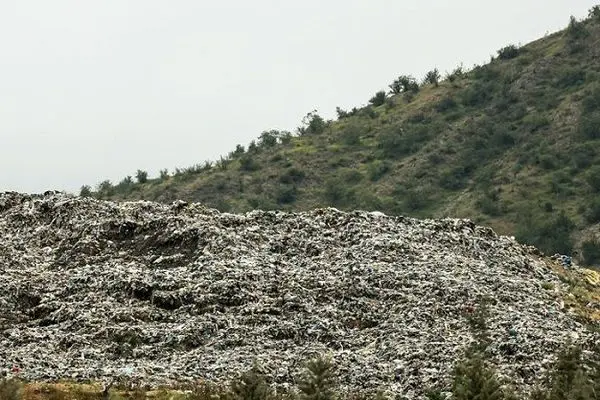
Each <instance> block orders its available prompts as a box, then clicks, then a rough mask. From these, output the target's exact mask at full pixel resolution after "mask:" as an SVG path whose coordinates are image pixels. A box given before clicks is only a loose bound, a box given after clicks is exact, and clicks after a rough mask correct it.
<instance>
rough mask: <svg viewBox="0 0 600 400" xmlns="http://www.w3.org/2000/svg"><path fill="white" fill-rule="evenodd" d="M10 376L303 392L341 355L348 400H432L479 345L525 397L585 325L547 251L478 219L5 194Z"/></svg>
mask: <svg viewBox="0 0 600 400" xmlns="http://www.w3.org/2000/svg"><path fill="white" fill-rule="evenodd" d="M0 235H1V236H0V237H1V238H2V240H0V363H2V364H3V365H2V364H0V368H11V367H13V366H18V368H19V371H21V372H20V373H21V374H22V376H23V377H25V378H26V379H31V380H58V379H75V380H88V379H92V380H103V379H110V378H112V377H115V376H116V375H119V374H127V375H129V376H135V377H137V378H139V379H141V380H143V381H144V382H147V383H149V384H152V385H159V384H161V385H162V384H176V383H180V382H185V381H190V380H194V379H198V378H201V379H205V380H211V381H216V382H224V381H227V380H229V379H232V378H233V377H235V376H236V375H237V374H238V373H240V372H242V371H245V370H247V369H249V368H250V367H251V366H252V365H253V363H254V362H258V363H259V364H260V365H262V367H263V368H264V369H266V371H267V372H268V374H269V375H270V376H272V377H273V379H274V381H275V383H276V384H279V385H283V386H285V385H289V384H291V383H292V382H293V381H294V379H295V378H296V377H297V376H298V372H299V371H300V370H301V368H302V365H303V363H304V362H305V361H306V360H307V359H309V358H311V357H313V356H315V355H318V354H328V355H330V356H331V357H332V358H333V360H334V362H335V364H336V365H337V366H338V372H337V373H338V375H339V379H340V381H341V383H342V388H343V389H344V390H348V391H354V390H358V389H383V390H391V391H395V392H398V393H403V394H404V395H406V396H407V397H409V398H410V397H416V396H419V395H420V394H421V393H423V391H424V390H425V389H427V387H430V386H432V385H434V384H435V383H438V382H439V381H440V378H443V377H444V376H448V374H449V372H450V371H451V368H452V366H453V363H454V362H455V361H456V360H457V359H458V358H460V356H461V354H462V352H463V350H464V349H465V347H466V346H468V345H469V343H470V342H471V341H472V340H473V338H472V336H471V334H470V333H469V328H468V323H467V321H466V318H464V315H465V313H468V312H469V311H470V310H472V309H473V307H476V305H477V301H478V299H480V298H482V297H486V298H489V301H490V305H489V309H490V320H489V326H490V335H491V339H492V340H493V345H492V348H491V353H492V359H493V361H494V363H496V364H497V366H498V368H499V371H500V373H501V374H502V375H504V376H506V377H508V378H510V380H511V381H512V382H514V383H515V385H516V386H517V387H524V388H528V387H530V385H532V384H533V383H534V382H535V379H536V378H539V376H540V373H541V372H542V371H543V370H544V368H545V367H546V366H547V364H548V363H549V362H550V361H551V359H552V355H553V353H554V352H555V350H556V349H558V348H559V347H560V346H561V345H562V344H563V343H564V342H565V340H567V339H568V338H579V339H584V338H585V337H586V335H588V334H587V333H586V330H585V329H584V326H583V325H582V324H581V323H579V322H577V320H576V319H575V318H574V317H573V316H572V315H570V314H569V313H568V312H567V311H566V310H564V309H561V308H562V306H561V304H562V303H561V296H562V295H563V294H564V293H563V292H564V290H565V287H564V286H565V285H564V284H563V283H562V282H561V281H560V280H559V279H558V277H557V276H556V275H555V274H554V273H553V272H552V271H551V270H550V269H549V268H548V267H547V265H546V264H545V261H544V260H543V259H542V258H541V257H540V256H539V254H538V253H537V252H536V251H535V249H532V248H530V247H527V246H523V245H520V244H519V243H517V242H516V241H515V240H514V239H512V238H509V237H505V236H498V235H496V234H495V233H494V232H493V231H492V230H491V229H489V228H484V227H480V226H476V225H475V224H474V223H473V222H471V221H469V220H460V219H442V220H417V219H412V218H405V217H389V216H385V215H383V214H381V213H378V212H362V211H356V212H350V213H346V212H340V211H338V210H336V209H332V208H329V209H318V210H314V211H310V212H302V213H283V212H275V211H269V212H264V211H252V212H249V213H247V214H243V215H234V214H228V213H220V212H218V211H217V210H213V209H209V208H206V207H204V206H202V205H200V204H188V203H185V202H181V201H179V202H175V203H173V204H171V205H164V204H158V203H152V202H127V203H112V202H106V201H98V200H94V199H90V198H79V197H74V196H70V195H65V194H61V193H56V192H51V193H46V194H44V195H25V194H19V193H4V194H0Z"/></svg>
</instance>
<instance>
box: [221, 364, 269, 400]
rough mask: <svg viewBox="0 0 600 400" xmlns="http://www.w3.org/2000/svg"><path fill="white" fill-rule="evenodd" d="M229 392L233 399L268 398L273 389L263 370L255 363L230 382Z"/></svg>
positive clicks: (255, 399) (259, 399)
mask: <svg viewBox="0 0 600 400" xmlns="http://www.w3.org/2000/svg"><path fill="white" fill-rule="evenodd" d="M231 394H232V397H233V399H234V400H269V399H271V397H272V394H273V389H272V388H271V387H270V386H269V384H268V383H267V380H266V377H265V375H264V374H263V372H262V371H260V369H259V367H258V366H257V365H255V366H253V367H252V369H250V370H249V371H246V372H244V373H242V374H241V375H240V376H239V377H238V378H237V379H235V380H233V381H232V382H231Z"/></svg>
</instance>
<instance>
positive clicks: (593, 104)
mask: <svg viewBox="0 0 600 400" xmlns="http://www.w3.org/2000/svg"><path fill="white" fill-rule="evenodd" d="M581 105H582V111H583V114H584V115H585V114H588V113H592V112H595V111H598V110H600V85H594V86H593V87H592V88H591V89H590V90H588V91H586V93H585V97H584V98H583V100H582V101H581Z"/></svg>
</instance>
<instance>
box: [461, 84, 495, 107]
mask: <svg viewBox="0 0 600 400" xmlns="http://www.w3.org/2000/svg"><path fill="white" fill-rule="evenodd" d="M492 92H493V89H492V88H491V85H489V84H485V83H482V82H478V81H477V82H474V83H473V84H471V86H469V87H468V88H466V89H464V90H462V91H461V92H460V94H459V98H460V100H461V102H462V104H464V105H465V106H477V105H482V104H485V103H487V102H488V101H489V100H491V98H492Z"/></svg>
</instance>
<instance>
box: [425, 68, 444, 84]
mask: <svg viewBox="0 0 600 400" xmlns="http://www.w3.org/2000/svg"><path fill="white" fill-rule="evenodd" d="M440 78H441V75H440V71H439V70H438V69H437V68H434V69H433V70H431V71H429V72H427V73H426V74H425V78H424V79H423V82H424V83H429V84H431V85H435V87H438V86H439V84H440Z"/></svg>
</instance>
